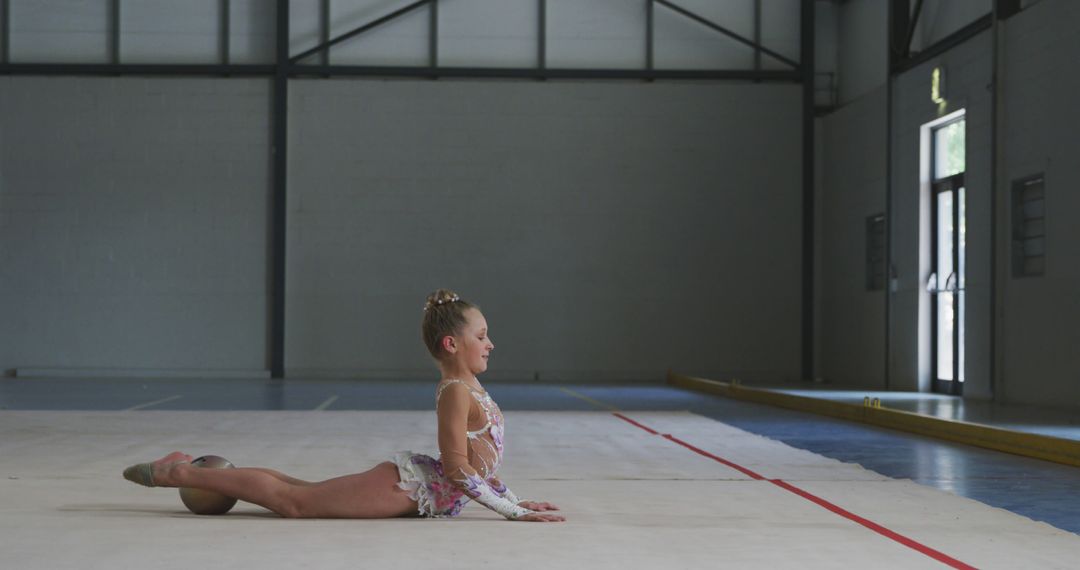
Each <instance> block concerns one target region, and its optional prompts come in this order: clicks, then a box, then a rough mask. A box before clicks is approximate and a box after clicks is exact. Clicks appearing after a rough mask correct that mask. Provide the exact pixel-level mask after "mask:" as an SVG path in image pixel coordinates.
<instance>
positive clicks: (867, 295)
mask: <svg viewBox="0 0 1080 570" xmlns="http://www.w3.org/2000/svg"><path fill="white" fill-rule="evenodd" d="M885 119H886V90H885V88H884V87H882V88H879V89H878V90H877V91H875V92H872V93H870V94H869V95H867V96H865V97H862V98H861V99H859V100H858V101H856V102H854V103H852V104H850V105H847V106H845V107H843V108H841V109H839V110H837V111H836V112H835V113H832V114H830V115H828V116H826V117H824V118H823V119H821V121H820V124H821V131H822V144H821V145H820V147H819V152H821V153H822V157H821V158H822V170H823V174H822V182H821V184H820V185H819V188H818V202H819V203H820V208H821V217H820V218H819V220H818V226H819V228H820V232H821V238H820V242H821V243H820V248H821V253H820V254H819V256H818V271H819V273H820V286H819V288H820V296H821V301H820V305H819V312H818V315H817V321H818V322H819V323H820V327H821V330H820V332H819V335H820V343H821V355H820V362H819V371H820V372H819V375H820V376H821V377H822V378H823V379H825V380H826V381H828V382H830V383H833V384H840V385H845V386H858V387H864V388H870V389H883V388H884V387H885V378H884V374H885V291H867V289H866V219H867V217H869V216H872V215H876V214H882V213H884V212H885V186H886V160H887V158H886V139H887V132H886V124H885V123H886V121H885Z"/></svg>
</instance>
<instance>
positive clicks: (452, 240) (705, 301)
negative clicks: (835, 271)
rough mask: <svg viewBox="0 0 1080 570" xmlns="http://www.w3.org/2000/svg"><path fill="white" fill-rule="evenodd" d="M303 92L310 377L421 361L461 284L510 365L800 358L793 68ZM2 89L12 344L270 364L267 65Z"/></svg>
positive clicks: (6, 338)
mask: <svg viewBox="0 0 1080 570" xmlns="http://www.w3.org/2000/svg"><path fill="white" fill-rule="evenodd" d="M291 90H292V94H293V96H292V99H291V101H292V106H291V108H290V127H291V136H292V139H291V141H290V156H291V161H290V202H289V234H288V238H289V243H288V254H289V258H288V259H289V262H288V288H289V290H288V308H287V315H286V316H287V327H288V330H287V354H286V365H287V368H288V369H289V373H290V374H292V375H297V374H301V375H310V376H319V375H335V376H336V375H353V376H388V375H413V374H418V373H427V371H428V370H429V369H430V368H429V363H428V361H427V357H426V355H425V353H424V352H423V349H422V345H421V343H420V342H419V339H418V330H417V329H418V325H419V319H420V310H419V308H420V305H421V304H422V302H423V298H424V295H425V294H426V293H427V292H428V291H430V290H431V289H434V288H436V287H440V286H449V287H453V288H457V289H460V290H461V292H462V293H463V294H468V295H469V296H470V297H472V298H473V299H475V300H476V301H477V302H480V303H481V304H482V305H483V307H484V308H485V310H486V311H487V312H488V315H489V318H490V319H491V322H492V326H493V331H492V332H493V336H494V338H495V341H496V343H497V344H498V345H499V349H498V350H497V351H496V358H495V359H494V361H493V368H494V370H493V372H494V373H495V374H496V375H500V376H502V377H509V378H517V377H529V378H531V377H533V376H534V375H535V374H536V373H537V372H539V374H540V377H541V378H553V379H559V378H566V379H599V378H609V377H610V378H614V377H619V378H653V379H655V378H659V377H661V376H662V374H663V372H664V370H665V369H666V368H667V367H669V366H671V367H677V368H679V369H682V370H686V371H688V372H691V373H700V374H708V375H713V376H730V375H738V376H740V377H742V378H746V379H762V378H768V379H774V380H783V379H794V378H795V377H796V376H797V374H798V354H799V337H798V320H799V314H800V313H799V305H798V299H799V295H798V291H799V287H800V264H799V259H800V254H799V251H800V250H799V247H798V239H799V214H800V200H799V196H800V192H801V191H800V183H799V182H800V179H799V172H800V169H799V168H798V160H799V157H800V151H799V143H798V141H799V138H798V136H797V134H798V129H799V125H800V118H799V115H800V111H799V105H798V101H799V88H798V87H797V86H768V85H752V84H746V85H730V84H728V85H718V84H711V85H691V84H651V85H645V84H640V83H622V84H589V83H584V84H581V83H569V82H549V83H545V84H537V83H533V82H520V83H515V82H467V81H462V82H453V81H440V82H428V81H321V80H316V81H296V82H293V83H292V85H291ZM0 93H2V95H0V97H2V99H0V103H2V105H0V128H2V130H3V131H4V132H5V133H13V132H14V133H20V137H19V138H18V139H17V142H16V140H13V138H12V137H10V136H6V137H5V138H4V139H3V141H2V145H0V256H2V257H0V259H2V263H0V267H2V274H0V275H2V279H0V312H2V313H3V314H4V315H5V319H3V321H2V324H0V366H2V367H3V368H4V369H6V370H10V369H13V368H44V369H50V370H55V369H78V370H85V369H110V370H113V371H116V370H120V371H123V370H143V371H146V370H157V371H175V370H178V369H179V370H195V371H201V372H203V373H206V374H214V373H230V374H231V373H238V372H243V371H248V372H250V373H252V374H258V373H263V371H264V369H265V365H266V359H267V353H266V338H267V332H266V331H267V310H266V306H267V305H266V304H267V285H266V284H267V275H266V272H267V256H268V245H267V243H268V242H267V225H266V220H267V214H268V203H267V199H268V195H269V184H268V180H267V176H268V169H269V165H268V140H267V139H268V136H269V126H268V125H267V118H268V114H267V113H268V109H267V105H268V85H267V83H266V82H265V81H263V80H237V79H231V80H221V79H160V78H159V79H136V78H123V79H103V78H63V79H34V78H6V79H3V89H2V90H0Z"/></svg>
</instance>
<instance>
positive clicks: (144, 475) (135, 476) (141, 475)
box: [124, 463, 154, 487]
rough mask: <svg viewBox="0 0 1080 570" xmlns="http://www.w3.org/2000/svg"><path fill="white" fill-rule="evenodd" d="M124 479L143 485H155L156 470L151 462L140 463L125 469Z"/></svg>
mask: <svg viewBox="0 0 1080 570" xmlns="http://www.w3.org/2000/svg"><path fill="white" fill-rule="evenodd" d="M124 479H127V480H128V481H131V482H132V483H138V484H139V485H142V486H143V487H153V486H154V471H153V469H151V467H150V464H149V463H139V464H137V465H132V466H131V467H128V468H127V469H124Z"/></svg>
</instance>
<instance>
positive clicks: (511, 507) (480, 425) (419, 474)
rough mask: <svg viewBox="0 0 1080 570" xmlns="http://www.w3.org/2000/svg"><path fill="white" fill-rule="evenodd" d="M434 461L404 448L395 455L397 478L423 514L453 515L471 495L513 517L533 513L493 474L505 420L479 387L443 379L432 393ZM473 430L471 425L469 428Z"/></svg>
mask: <svg viewBox="0 0 1080 570" xmlns="http://www.w3.org/2000/svg"><path fill="white" fill-rule="evenodd" d="M435 402H436V408H437V410H438V416H439V452H440V457H439V459H435V458H432V457H430V456H428V455H424V454H417V453H412V452H409V451H403V452H401V453H398V454H397V455H396V456H395V457H394V462H395V463H396V464H397V466H398V473H399V475H400V477H401V482H400V483H398V486H399V487H401V488H402V489H405V490H407V491H409V497H410V498H412V499H414V500H415V501H416V502H417V510H418V511H419V514H420V515H422V516H428V517H453V516H457V515H458V513H460V512H461V509H462V507H464V506H465V504H466V503H468V502H469V500H470V499H472V500H475V501H476V502H478V503H480V504H482V505H484V506H485V507H487V508H489V509H491V510H493V511H495V512H497V513H499V514H501V515H503V516H504V517H506V518H508V519H515V518H517V517H520V516H522V515H524V514H528V513H531V512H533V511H531V510H529V509H525V508H522V507H519V506H517V503H518V502H519V500H518V498H517V497H516V496H515V495H514V493H513V492H511V491H510V489H508V488H507V487H506V485H504V484H503V483H502V481H500V480H499V479H498V478H497V477H496V476H495V474H496V472H497V471H498V469H499V466H500V465H501V464H502V456H503V426H504V420H503V415H502V411H501V410H500V409H499V406H498V405H497V404H496V403H495V401H494V400H492V399H491V396H490V395H489V394H488V393H487V391H484V390H478V389H476V388H473V387H472V386H470V385H469V384H466V383H465V382H464V381H462V380H457V379H448V380H446V381H444V382H442V383H440V384H439V387H438V389H437V391H436V394H435ZM470 428H474V429H470Z"/></svg>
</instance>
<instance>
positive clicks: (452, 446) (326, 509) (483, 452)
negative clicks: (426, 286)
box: [124, 289, 565, 522]
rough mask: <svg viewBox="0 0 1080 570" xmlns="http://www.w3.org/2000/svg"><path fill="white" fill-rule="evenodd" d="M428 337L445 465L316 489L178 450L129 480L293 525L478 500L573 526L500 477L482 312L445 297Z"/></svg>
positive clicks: (430, 317) (427, 325)
mask: <svg viewBox="0 0 1080 570" xmlns="http://www.w3.org/2000/svg"><path fill="white" fill-rule="evenodd" d="M422 332H423V338H424V343H425V344H426V345H427V348H428V351H429V352H430V353H431V355H432V356H433V357H435V360H436V362H437V363H438V366H439V371H440V372H442V379H441V380H440V381H439V384H438V386H437V387H436V389H435V401H436V410H437V415H438V431H439V442H438V443H439V452H440V458H439V459H435V458H432V457H429V456H427V455H423V454H415V453H411V452H407V451H405V452H400V453H398V454H397V455H396V456H395V457H394V460H393V461H392V462H391V461H386V462H383V463H380V464H378V465H376V466H375V467H374V468H373V469H371V470H369V471H366V472H364V473H359V474H355V475H346V476H344V477H337V478H335V479H329V480H327V481H322V482H319V483H313V482H308V481H302V480H300V479H296V478H293V477H289V476H288V475H285V474H283V473H280V472H278V471H274V470H272V469H265V468H260V467H247V468H237V469H203V468H200V467H195V466H192V465H191V461H192V457H191V456H190V455H187V454H184V453H180V452H179V451H176V452H173V453H170V454H169V455H166V456H165V457H162V458H161V459H159V460H157V461H154V462H152V463H140V464H138V465H132V466H131V467H128V468H127V469H125V470H124V478H125V479H128V480H130V481H132V482H135V483H138V484H140V485H145V486H147V487H189V488H195V489H205V490H208V491H213V492H216V493H220V494H222V495H227V496H229V497H235V498H237V499H240V500H242V501H247V502H249V503H255V504H257V505H261V506H263V507H266V508H267V509H270V510H271V511H273V512H275V513H277V514H279V515H281V516H283V517H290V518H300V517H303V518H389V517H402V516H416V515H420V516H426V517H453V516H456V515H457V514H458V513H459V512H460V511H461V508H462V507H463V506H465V504H466V503H467V502H468V501H469V500H470V499H471V500H474V501H476V502H478V503H480V504H482V505H484V506H485V507H487V508H489V509H491V510H493V511H495V512H497V513H499V514H500V515H502V516H504V517H506V518H507V519H510V520H517V521H533V522H555V521H562V520H565V519H564V518H563V517H562V516H560V515H556V514H553V513H550V512H548V511H556V510H558V508H557V507H555V505H552V504H551V503H545V502H539V501H523V500H520V499H518V498H517V497H516V496H515V495H514V493H513V492H511V491H510V489H508V488H507V487H506V485H505V484H504V483H503V482H502V481H501V480H499V479H498V477H496V472H497V471H498V469H499V465H500V464H501V463H502V456H503V415H502V412H501V411H500V410H499V407H498V406H497V405H496V404H495V402H494V401H493V400H492V399H491V396H490V395H488V393H487V391H485V390H484V388H483V386H481V385H480V382H479V381H478V380H477V378H476V375H477V374H480V373H481V372H484V371H485V370H487V361H488V355H489V354H490V353H491V351H492V350H493V349H494V348H495V345H494V344H493V343H492V342H491V337H490V336H489V335H488V328H487V321H485V320H484V315H483V314H482V313H481V312H480V309H479V308H477V307H476V306H474V305H472V304H470V303H468V302H467V301H465V300H464V299H462V298H461V297H459V296H458V295H457V294H455V293H454V292H453V291H448V290H445V289H439V290H438V291H435V292H434V293H432V294H431V295H429V296H428V299H427V303H426V304H425V306H424V320H423V326H422Z"/></svg>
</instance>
